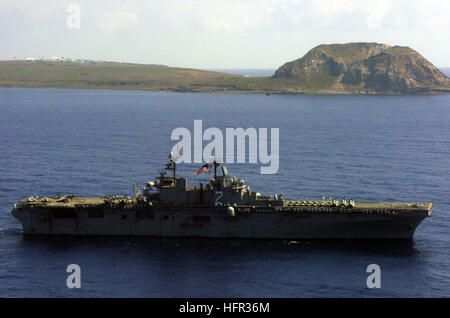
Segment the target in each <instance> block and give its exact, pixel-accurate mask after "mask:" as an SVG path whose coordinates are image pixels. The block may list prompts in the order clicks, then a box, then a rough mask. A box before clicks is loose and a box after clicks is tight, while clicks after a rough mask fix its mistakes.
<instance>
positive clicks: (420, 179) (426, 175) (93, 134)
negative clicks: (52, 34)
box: [0, 88, 450, 297]
mask: <svg viewBox="0 0 450 318" xmlns="http://www.w3.org/2000/svg"><path fill="white" fill-rule="evenodd" d="M195 119H201V120H202V121H203V129H206V128H208V127H218V128H220V129H222V130H224V129H225V127H233V128H237V127H243V128H249V127H255V128H264V127H267V128H279V131H280V139H279V145H280V149H279V153H280V167H279V171H278V173H277V174H274V175H261V174H260V173H259V167H260V165H259V164H256V165H255V164H248V163H243V164H230V165H228V168H229V171H230V172H231V173H232V174H233V175H236V176H239V177H241V178H244V179H246V180H247V184H249V185H251V187H252V190H257V191H258V192H261V193H266V194H273V193H283V194H284V196H285V197H288V198H311V199H319V198H321V196H322V195H327V196H330V195H331V196H335V197H346V198H354V199H356V200H380V201H385V200H386V201H394V200H395V201H422V202H433V204H434V205H435V208H434V210H433V214H432V217H431V218H427V219H426V220H424V222H423V223H422V224H421V225H420V226H419V228H418V230H417V232H416V234H415V237H414V240H413V241H406V242H405V241H361V242H358V241H299V242H289V241H271V240H263V241H251V240H220V239H217V240H208V239H206V240H202V239H162V238H126V237H119V238H108V237H91V238H88V237H23V235H22V230H21V225H20V224H19V222H18V221H16V220H15V219H14V218H13V217H12V215H11V214H10V211H11V209H12V207H13V205H14V203H16V202H17V201H18V200H20V199H23V198H25V197H28V196H31V195H39V196H41V197H42V196H52V195H56V194H59V193H74V194H77V195H80V196H83V195H84V196H105V195H108V194H128V195H132V182H136V183H137V184H138V185H139V186H143V185H144V184H145V183H146V182H147V181H149V180H152V179H154V177H155V176H156V175H157V174H158V171H159V169H160V168H162V167H163V165H164V163H165V162H166V160H167V155H168V153H169V151H170V150H171V148H172V146H173V145H174V144H175V141H172V140H171V139H170V135H171V132H172V130H173V129H175V128H177V127H186V128H188V129H189V130H191V131H192V130H193V124H194V120H195ZM449 120H450V96H449V95H434V96H309V95H270V96H264V95H234V94H194V93H193V94H179V93H159V92H141V91H112V90H67V89H41V88H39V89H25V88H0V297H60V296H62V297H133V296H138V297H448V296H450V248H449V247H450V244H449V243H450V241H449V238H450V236H449V222H450V211H449V209H450V178H449V163H450V162H449V155H450V130H449V128H450V124H449ZM198 167H199V164H180V165H179V168H180V171H179V174H180V175H184V176H187V177H188V178H189V182H190V185H196V184H197V183H198V182H199V181H202V182H204V181H205V180H206V179H207V178H208V175H201V176H199V177H197V178H194V176H193V171H194V170H195V169H196V168H198ZM69 264H78V265H79V266H80V267H81V288H80V289H68V288H67V287H66V278H67V275H68V274H67V273H66V267H67V265H69ZM369 264H378V265H379V266H380V268H381V288H380V289H369V288H367V286H366V279H367V276H368V275H369V274H368V273H366V268H367V266H368V265H369Z"/></svg>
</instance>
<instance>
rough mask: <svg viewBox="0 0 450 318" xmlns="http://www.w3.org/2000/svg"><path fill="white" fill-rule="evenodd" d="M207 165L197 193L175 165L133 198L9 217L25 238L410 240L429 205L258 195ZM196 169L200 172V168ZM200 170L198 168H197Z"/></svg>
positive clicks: (48, 205)
mask: <svg viewBox="0 0 450 318" xmlns="http://www.w3.org/2000/svg"><path fill="white" fill-rule="evenodd" d="M219 166H220V164H219V163H218V162H217V161H213V162H212V163H211V164H207V165H204V166H203V167H202V168H203V171H206V170H209V171H211V170H212V169H213V170H214V176H213V177H212V178H211V180H209V181H208V182H207V183H205V184H203V183H200V184H199V186H198V187H188V184H187V180H186V179H185V178H179V177H177V174H176V171H177V166H176V160H175V159H174V158H173V157H172V156H171V155H170V156H169V162H168V163H167V164H166V167H165V169H164V170H161V171H160V175H159V176H158V177H157V180H156V181H150V182H148V183H147V184H146V186H145V187H144V188H143V189H142V191H141V190H140V189H137V188H136V185H134V192H135V193H134V197H133V198H132V197H129V196H113V195H110V196H106V197H97V198H83V197H77V196H75V195H59V196H56V197H53V198H49V197H43V198H39V197H29V198H27V199H24V200H22V201H20V202H19V203H18V204H15V205H14V209H13V210H12V212H11V213H12V214H13V215H14V217H16V218H17V219H18V220H19V221H20V222H21V223H22V226H23V232H24V233H25V234H51V235H58V234H59V235H63V234H69V235H129V236H160V237H205V238H206V237H209V238H255V239H256V238H268V239H289V240H295V239H380V238H385V239H412V237H413V235H414V231H415V230H416V228H417V226H418V225H419V224H420V223H421V222H422V220H423V219H424V218H426V217H429V216H431V210H432V206H433V205H432V204H431V203H401V202H357V201H354V200H346V199H336V198H329V199H325V198H324V197H322V200H288V199H285V198H284V197H283V195H281V194H274V195H261V194H259V193H258V192H255V191H251V190H250V187H249V186H247V185H246V184H245V181H244V180H242V179H239V178H237V177H234V176H232V175H231V174H229V173H228V170H227V168H226V167H225V166H221V174H220V175H218V171H217V170H218V168H219ZM202 168H201V169H202ZM199 170H200V169H199Z"/></svg>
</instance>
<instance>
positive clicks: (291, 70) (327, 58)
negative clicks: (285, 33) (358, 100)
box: [272, 43, 450, 94]
mask: <svg viewBox="0 0 450 318" xmlns="http://www.w3.org/2000/svg"><path fill="white" fill-rule="evenodd" d="M272 78H274V79H279V80H282V79H286V80H289V82H296V83H297V85H298V86H297V87H298V88H299V89H301V90H304V91H313V92H315V91H317V92H336V93H375V94H377V93H390V94H392V93H400V94H411V93H412V94H414V93H433V92H436V93H439V92H442V93H448V92H450V79H449V78H448V77H447V76H446V75H445V74H444V73H442V72H441V71H440V70H439V69H437V68H436V67H435V66H434V65H433V64H431V63H430V62H429V61H427V60H426V59H425V58H424V57H423V56H422V55H420V54H419V53H418V52H416V51H414V50H413V49H411V48H409V47H403V46H390V45H387V44H379V43H348V44H330V45H319V46H317V47H315V48H313V49H311V50H310V51H309V52H308V53H307V54H306V55H305V56H303V57H302V58H300V59H297V60H295V61H292V62H288V63H286V64H284V65H283V66H281V67H280V68H279V69H278V70H277V71H276V72H275V74H274V75H273V77H272Z"/></svg>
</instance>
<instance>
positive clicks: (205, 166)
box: [194, 163, 212, 176]
mask: <svg viewBox="0 0 450 318" xmlns="http://www.w3.org/2000/svg"><path fill="white" fill-rule="evenodd" d="M211 167H212V165H211V164H209V163H207V164H204V165H203V166H201V167H200V168H198V169H197V170H195V172H194V174H195V175H196V176H198V175H199V174H200V173H202V172H207V171H208V170H209V168H211Z"/></svg>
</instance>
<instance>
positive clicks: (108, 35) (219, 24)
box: [0, 0, 450, 69]
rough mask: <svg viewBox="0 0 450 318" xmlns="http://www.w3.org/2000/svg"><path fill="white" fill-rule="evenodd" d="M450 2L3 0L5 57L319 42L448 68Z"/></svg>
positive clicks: (210, 59)
mask: <svg viewBox="0 0 450 318" xmlns="http://www.w3.org/2000/svg"><path fill="white" fill-rule="evenodd" d="M449 30H450V1H449V0H368V1H366V0H353V1H350V0H258V1H253V0H240V1H236V0H195V1H189V0H180V1H177V0H147V1H145V0H129V1H126V0H70V1H65V0H33V1H28V0H26V1H25V0H0V59H3V60H4V59H14V58H16V59H23V58H26V57H36V58H40V57H42V56H44V57H52V56H64V57H68V58H76V59H92V60H106V61H118V62H135V63H145V64H164V65H168V66H178V67H192V68H201V69H227V68H228V69H232V68H234V69H239V68H240V69H275V68H277V67H279V66H280V65H282V64H284V63H285V62H287V61H292V60H295V59H297V58H300V57H302V56H303V55H304V54H306V52H308V51H309V50H310V49H311V48H313V47H315V46H317V45H319V44H330V43H347V42H379V43H386V44H390V45H402V46H409V47H411V48H413V49H415V50H416V51H418V52H419V53H421V54H422V55H423V56H424V57H425V58H426V59H428V60H429V61H430V62H432V63H433V64H434V65H436V66H438V67H450V33H449Z"/></svg>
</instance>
